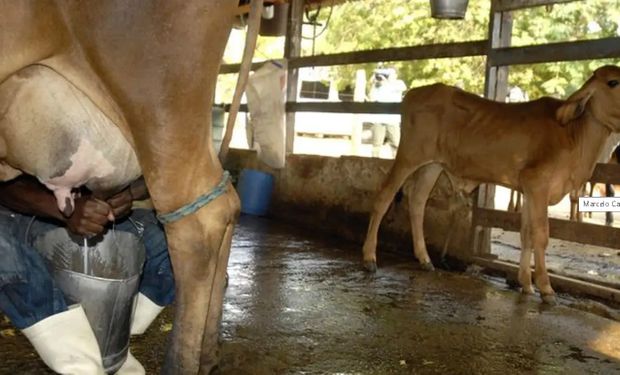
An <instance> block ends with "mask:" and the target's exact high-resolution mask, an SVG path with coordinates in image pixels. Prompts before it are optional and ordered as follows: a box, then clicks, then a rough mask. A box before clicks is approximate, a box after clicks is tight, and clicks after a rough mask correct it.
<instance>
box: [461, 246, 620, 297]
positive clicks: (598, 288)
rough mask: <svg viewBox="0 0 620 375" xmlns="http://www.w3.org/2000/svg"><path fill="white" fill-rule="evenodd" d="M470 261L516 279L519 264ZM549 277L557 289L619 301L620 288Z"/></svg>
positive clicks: (485, 260) (554, 276) (482, 260)
mask: <svg viewBox="0 0 620 375" xmlns="http://www.w3.org/2000/svg"><path fill="white" fill-rule="evenodd" d="M472 261H473V262H474V263H476V264H478V265H479V266H482V267H485V268H490V269H494V270H498V271H500V272H502V273H505V274H506V275H508V276H510V277H512V278H513V279H516V278H517V275H518V273H519V266H517V265H516V264H512V263H508V262H504V261H501V260H495V259H486V258H480V257H474V258H472ZM549 278H550V279H551V283H552V284H553V286H554V287H555V288H556V289H557V290H558V291H566V292H571V293H574V292H577V293H581V294H585V295H588V296H593V297H597V298H601V299H604V300H607V301H613V302H620V290H618V289H617V288H611V287H608V286H604V285H600V284H597V283H596V282H595V281H592V282H588V281H582V280H577V279H574V278H570V277H566V276H561V275H557V274H554V273H549Z"/></svg>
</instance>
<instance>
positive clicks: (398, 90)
mask: <svg viewBox="0 0 620 375" xmlns="http://www.w3.org/2000/svg"><path fill="white" fill-rule="evenodd" d="M372 81H373V84H372V88H371V89H370V93H369V94H368V97H369V99H370V100H371V101H373V102H383V103H394V102H396V103H400V102H401V101H402V99H403V92H404V91H405V90H406V89H407V86H406V85H405V83H404V82H403V81H402V80H400V79H398V78H397V75H396V70H395V69H393V68H388V69H375V71H374V74H373V78H372ZM375 118H376V120H374V121H373V124H372V156H373V157H379V155H380V154H381V148H382V147H383V144H384V143H385V141H386V140H387V142H388V144H389V145H390V146H391V147H392V150H393V153H394V154H395V152H396V150H397V149H398V144H399V143H400V116H399V115H391V114H385V115H374V116H373V119H375Z"/></svg>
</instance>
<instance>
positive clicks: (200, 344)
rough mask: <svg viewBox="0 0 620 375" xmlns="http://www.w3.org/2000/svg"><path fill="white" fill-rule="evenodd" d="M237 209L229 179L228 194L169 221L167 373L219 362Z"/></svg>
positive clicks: (207, 367) (208, 369) (186, 371)
mask: <svg viewBox="0 0 620 375" xmlns="http://www.w3.org/2000/svg"><path fill="white" fill-rule="evenodd" d="M238 212H239V198H238V196H237V194H236V193H235V191H234V189H233V188H232V185H230V184H229V185H228V187H227V192H226V193H225V194H223V195H222V196H220V197H218V198H217V199H215V200H214V201H212V202H211V203H209V204H208V205H207V206H205V207H204V208H202V209H200V210H199V211H197V212H196V213H195V214H193V215H191V216H187V217H185V218H183V219H181V220H179V221H177V222H173V223H170V224H167V225H166V234H167V236H168V241H169V242H170V243H169V245H170V247H171V248H172V249H174V251H171V252H170V257H171V260H172V265H173V268H174V276H175V282H176V302H175V306H176V311H175V317H174V329H173V331H172V338H171V345H172V346H171V348H170V350H169V351H168V353H167V354H168V356H167V358H166V361H165V367H164V368H163V370H162V373H163V374H198V373H200V374H209V373H210V372H211V371H212V370H213V369H214V368H216V366H217V363H218V360H219V338H218V332H219V325H220V319H221V314H222V301H223V296H224V291H225V282H226V281H225V274H226V265H227V263H228V255H229V252H230V245H231V239H232V232H233V226H234V224H235V222H236V218H237V215H238ZM188 332H189V333H191V334H186V333H188ZM184 334H185V335H184ZM198 361H199V363H198Z"/></svg>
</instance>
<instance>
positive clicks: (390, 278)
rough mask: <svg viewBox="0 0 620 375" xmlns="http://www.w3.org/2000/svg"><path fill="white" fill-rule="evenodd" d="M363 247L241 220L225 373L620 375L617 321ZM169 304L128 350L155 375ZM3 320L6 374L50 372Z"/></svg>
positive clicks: (1, 367) (0, 345)
mask: <svg viewBox="0 0 620 375" xmlns="http://www.w3.org/2000/svg"><path fill="white" fill-rule="evenodd" d="M360 257H361V255H360V249H359V248H358V246H352V245H351V244H349V243H343V242H341V241H338V240H333V239H329V238H322V237H321V236H320V233H312V232H309V231H308V230H304V231H302V230H300V229H298V228H294V227H291V226H288V225H286V224H282V223H277V222H274V221H269V220H266V219H260V218H254V217H249V216H242V217H241V219H240V223H239V225H238V227H237V232H236V235H235V238H234V243H233V249H232V253H231V258H230V263H229V275H230V285H229V287H228V291H227V295H226V300H225V306H224V317H223V322H222V342H223V346H222V361H221V370H222V373H224V374H411V373H415V374H502V375H506V374H562V375H568V374H620V323H618V322H614V321H611V320H608V319H604V318H601V317H599V316H596V315H593V314H590V313H585V312H582V311H579V310H575V309H572V308H569V307H567V306H566V305H565V304H563V303H562V299H560V300H561V302H560V305H558V306H554V307H548V306H546V305H542V304H541V303H540V301H539V299H538V298H537V297H535V296H534V297H523V296H521V295H520V294H519V293H518V292H516V291H513V290H509V289H508V288H507V287H505V286H504V284H503V283H502V282H500V281H497V280H493V279H488V278H482V277H479V276H475V275H468V274H462V273H448V272H444V271H437V272H434V273H427V272H423V271H421V270H419V269H418V268H417V266H416V263H415V262H414V260H413V257H412V256H408V257H404V256H402V255H395V254H387V253H379V267H380V268H379V271H378V273H377V274H376V275H375V276H369V275H367V274H365V273H364V272H363V271H362V270H361V261H360ZM172 314H173V309H172V308H169V309H167V310H165V312H164V314H162V316H161V317H160V318H159V319H158V320H157V321H156V322H155V324H154V325H153V326H152V327H151V329H150V330H149V332H148V333H147V334H146V335H144V336H142V337H139V338H136V339H134V341H133V343H132V351H133V352H134V354H135V355H136V357H137V358H138V359H139V360H140V361H141V362H142V363H143V364H144V365H145V367H146V368H147V373H148V374H156V373H157V372H158V370H159V366H160V360H161V358H162V357H163V352H164V350H165V338H166V335H167V333H168V331H169V330H170V327H171V324H170V322H171V317H172ZM45 373H47V372H46V371H45V370H44V366H43V365H42V363H41V362H40V361H39V360H38V359H37V357H36V355H35V354H34V353H33V352H32V350H31V349H30V346H29V345H28V343H27V342H26V341H25V339H24V338H23V337H21V336H20V335H19V333H17V332H14V330H12V329H11V328H10V324H9V323H8V322H6V321H1V320H0V374H45Z"/></svg>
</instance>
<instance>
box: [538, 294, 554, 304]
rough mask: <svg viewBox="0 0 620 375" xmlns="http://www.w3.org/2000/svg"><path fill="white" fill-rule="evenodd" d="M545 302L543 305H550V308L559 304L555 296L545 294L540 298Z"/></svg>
mask: <svg viewBox="0 0 620 375" xmlns="http://www.w3.org/2000/svg"><path fill="white" fill-rule="evenodd" d="M540 297H541V298H542V300H543V303H545V304H547V305H549V306H555V305H557V304H558V301H557V299H556V298H555V295H554V294H543V295H541V296H540Z"/></svg>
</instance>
